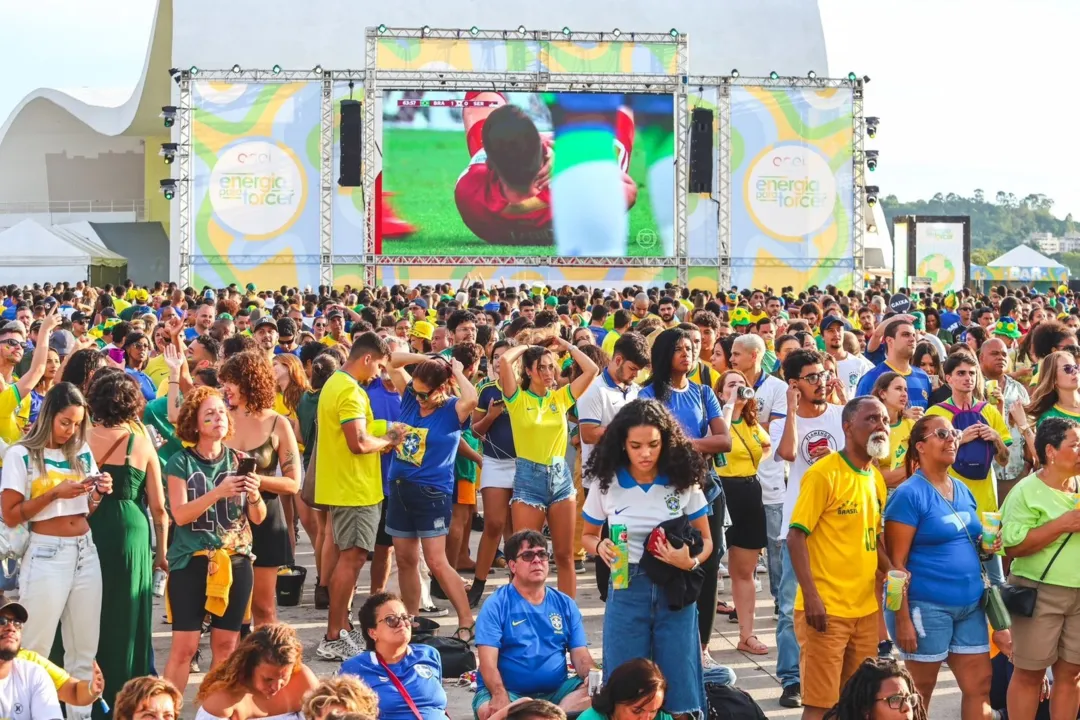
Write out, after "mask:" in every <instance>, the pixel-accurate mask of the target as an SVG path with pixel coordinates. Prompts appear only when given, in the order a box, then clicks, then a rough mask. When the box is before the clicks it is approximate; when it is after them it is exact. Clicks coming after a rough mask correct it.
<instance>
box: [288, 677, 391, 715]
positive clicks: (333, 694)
mask: <svg viewBox="0 0 1080 720" xmlns="http://www.w3.org/2000/svg"><path fill="white" fill-rule="evenodd" d="M345 713H360V714H363V715H366V716H368V717H372V718H377V717H379V696H378V695H376V694H375V691H374V690H372V689H371V688H369V687H368V686H367V685H365V684H364V683H363V682H361V681H360V679H359V678H357V677H355V676H353V675H333V676H331V677H328V678H326V679H324V680H323V681H322V682H320V683H319V685H318V687H316V688H315V689H314V690H312V691H311V692H309V693H308V694H307V695H306V696H305V697H304V720H325V718H327V717H330V716H331V715H333V716H340V715H342V714H345Z"/></svg>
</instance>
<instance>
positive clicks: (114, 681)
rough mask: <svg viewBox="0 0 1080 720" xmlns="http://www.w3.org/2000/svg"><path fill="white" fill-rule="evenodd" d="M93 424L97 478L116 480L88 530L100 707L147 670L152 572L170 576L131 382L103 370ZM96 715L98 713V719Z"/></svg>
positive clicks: (153, 457) (139, 401)
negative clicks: (97, 570)
mask: <svg viewBox="0 0 1080 720" xmlns="http://www.w3.org/2000/svg"><path fill="white" fill-rule="evenodd" d="M87 402H88V403H89V405H90V415H91V417H92V418H93V421H94V427H93V430H91V432H90V450H91V452H92V453H93V454H94V460H95V461H97V465H98V467H99V468H101V470H102V471H104V472H107V473H109V474H110V475H111V476H112V479H113V491H112V493H111V494H109V495H106V496H105V497H104V498H102V500H101V504H100V505H99V506H98V509H97V512H95V513H94V514H93V515H92V516H91V517H90V531H91V533H92V534H93V538H94V545H96V546H97V548H98V554H99V556H100V557H101V580H102V590H103V592H102V596H101V601H102V602H101V639H100V640H99V641H98V648H97V658H98V664H99V665H100V666H101V669H102V672H103V673H104V675H105V695H104V697H105V701H106V702H107V703H108V704H110V705H112V704H113V697H114V696H115V695H116V693H117V692H118V691H119V690H120V688H121V687H123V685H124V683H125V682H127V681H128V680H130V679H131V678H136V677H139V676H140V675H147V674H149V673H150V670H151V663H150V659H151V657H152V656H151V654H150V653H151V652H152V650H151V651H150V652H148V649H149V648H150V647H151V633H152V632H153V617H152V614H153V592H152V586H153V577H154V570H155V569H158V568H160V569H161V570H166V571H167V570H168V568H169V565H168V562H166V560H165V548H166V546H167V545H168V541H167V538H168V535H167V533H168V528H169V517H168V514H167V513H166V512H165V490H164V488H163V487H162V484H161V465H160V464H159V462H158V456H157V452H156V451H155V449H154V445H153V443H152V442H150V439H149V438H148V437H147V436H146V433H143V432H136V431H135V430H133V429H132V426H133V425H135V424H137V423H138V421H139V418H140V417H141V416H142V411H143V406H144V404H145V403H144V401H143V396H142V393H141V392H140V390H139V387H138V385H137V384H136V383H135V381H134V380H133V379H132V378H131V377H130V376H128V375H127V374H125V373H124V372H123V371H121V370H115V369H108V370H102V371H101V372H99V373H98V374H97V375H96V376H95V377H94V382H93V384H91V385H90V395H89V396H88V397H87ZM144 507H149V509H150V516H151V517H152V518H153V520H154V535H155V537H156V538H157V554H156V556H155V558H154V559H153V561H151V558H150V524H149V523H148V522H147V517H146V512H145V511H144V510H143V508H144ZM98 712H99V710H98V709H97V708H95V710H94V713H95V715H97V713H98Z"/></svg>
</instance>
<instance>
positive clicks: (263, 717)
mask: <svg viewBox="0 0 1080 720" xmlns="http://www.w3.org/2000/svg"><path fill="white" fill-rule="evenodd" d="M318 685H319V679H318V678H317V677H316V676H315V673H313V672H312V671H311V668H309V667H308V666H307V665H305V664H304V648H303V646H302V645H301V644H300V638H298V637H297V636H296V631H295V630H293V629H292V628H291V627H289V626H288V625H285V624H284V623H272V624H270V625H263V626H262V627H260V628H259V629H258V630H256V631H255V632H253V633H251V634H250V635H248V636H247V637H246V638H244V639H243V640H242V641H241V642H240V644H239V645H238V646H237V647H236V650H234V651H233V652H232V654H231V655H229V657H228V659H227V660H225V662H223V663H221V664H220V665H218V666H217V667H216V668H214V669H212V670H211V671H210V672H209V673H207V674H206V677H205V678H203V681H202V684H201V685H200V686H199V692H198V694H197V695H196V696H195V704H196V705H198V706H199V709H198V711H196V713H195V720H226V719H228V720H249V719H251V718H259V719H260V720H300V718H301V717H302V716H301V715H300V711H301V709H302V708H303V706H304V698H305V696H307V694H308V693H310V692H311V691H312V690H314V689H315V688H316V687H317V686H318Z"/></svg>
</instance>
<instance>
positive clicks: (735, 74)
mask: <svg viewBox="0 0 1080 720" xmlns="http://www.w3.org/2000/svg"><path fill="white" fill-rule="evenodd" d="M731 77H732V79H735V80H737V79H738V78H739V69H738V68H733V69H732V70H731Z"/></svg>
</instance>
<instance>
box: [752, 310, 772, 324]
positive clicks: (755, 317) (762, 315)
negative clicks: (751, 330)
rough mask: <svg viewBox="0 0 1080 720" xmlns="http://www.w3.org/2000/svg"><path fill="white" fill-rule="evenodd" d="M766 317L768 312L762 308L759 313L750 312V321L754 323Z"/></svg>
mask: <svg viewBox="0 0 1080 720" xmlns="http://www.w3.org/2000/svg"><path fill="white" fill-rule="evenodd" d="M767 317H769V313H767V312H765V311H764V310H762V311H761V312H759V313H750V322H751V323H753V324H755V325H756V324H757V323H758V322H760V321H761V320H764V319H765V318H767Z"/></svg>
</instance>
